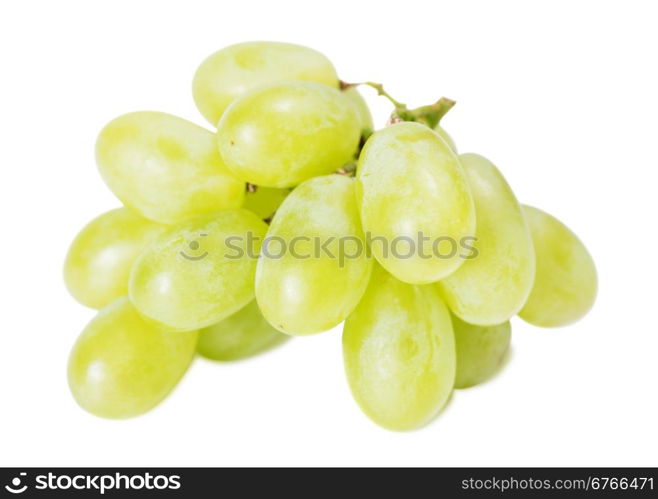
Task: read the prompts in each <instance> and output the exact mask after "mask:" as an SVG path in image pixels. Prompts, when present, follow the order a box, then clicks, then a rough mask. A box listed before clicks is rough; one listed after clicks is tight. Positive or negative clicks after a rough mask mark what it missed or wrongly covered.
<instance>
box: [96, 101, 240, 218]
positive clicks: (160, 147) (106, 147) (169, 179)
mask: <svg viewBox="0 0 658 499" xmlns="http://www.w3.org/2000/svg"><path fill="white" fill-rule="evenodd" d="M96 160H97V162H98V167H99V170H100V172H101V175H102V176H103V179H104V180H105V182H106V183H107V185H108V186H109V187H110V189H111V190H112V192H114V194H115V195H116V196H117V197H118V198H119V199H120V200H121V201H122V202H123V204H125V205H126V206H128V207H129V208H132V209H134V210H135V211H137V212H138V213H140V214H141V215H143V216H144V217H146V218H149V219H151V220H155V221H156V222H161V223H172V224H173V223H177V222H180V221H182V220H184V219H186V218H190V217H192V216H197V215H203V214H206V213H214V212H216V211H219V210H224V209H231V208H239V207H240V206H241V205H242V200H243V198H244V190H245V186H244V183H243V182H240V181H239V180H237V179H236V178H235V177H234V176H233V175H232V174H231V173H230V172H229V170H228V169H227V168H226V167H225V166H224V163H223V162H222V159H221V157H220V155H219V153H218V152H217V146H216V144H215V138H214V136H213V134H212V133H211V132H209V131H208V130H205V129H204V128H201V127H199V126H197V125H195V124H193V123H190V122H188V121H185V120H183V119H181V118H177V117H176V116H172V115H170V114H165V113H157V112H151V111H141V112H136V113H130V114H125V115H123V116H120V117H118V118H116V119H115V120H113V121H111V122H110V123H109V124H108V125H107V126H105V128H104V129H103V130H102V131H101V133H100V135H99V136H98V141H97V142H96Z"/></svg>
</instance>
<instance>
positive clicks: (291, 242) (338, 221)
mask: <svg viewBox="0 0 658 499" xmlns="http://www.w3.org/2000/svg"><path fill="white" fill-rule="evenodd" d="M267 239H268V242H267V243H265V244H264V245H263V251H262V252H261V258H260V260H259V262H258V269H257V271H256V298H257V300H258V305H259V306H260V309H261V311H262V312H263V315H264V316H265V318H266V319H267V320H268V321H269V322H270V323H271V324H272V325H273V326H275V327H276V328H278V329H280V330H281V331H283V332H285V333H288V334H292V335H307V334H314V333H319V332H322V331H326V330H328V329H331V328H332V327H334V326H336V325H338V324H339V323H340V322H342V321H343V320H345V318H346V317H347V316H348V314H349V313H350V312H351V311H352V310H353V309H354V307H355V306H356V305H357V303H358V302H359V299H360V298H361V296H362V295H363V292H364V291H365V288H366V286H367V284H368V278H369V276H370V270H371V268H372V260H371V259H370V258H368V256H367V254H366V250H365V242H364V240H363V232H362V230H361V224H360V222H359V214H358V209H357V205H356V200H355V196H354V181H353V179H351V178H347V177H343V176H340V175H328V176H324V177H316V178H313V179H311V180H307V181H306V182H304V183H303V184H301V185H299V186H298V187H297V188H296V189H295V190H294V191H293V192H292V193H291V194H290V195H289V196H288V197H287V198H286V200H285V201H284V202H283V204H282V205H281V207H280V208H279V209H278V211H277V212H276V215H275V217H274V220H273V221H272V224H271V225H270V229H269V231H268V233H267ZM282 243H283V244H282ZM283 249H285V251H283ZM266 250H267V251H266Z"/></svg>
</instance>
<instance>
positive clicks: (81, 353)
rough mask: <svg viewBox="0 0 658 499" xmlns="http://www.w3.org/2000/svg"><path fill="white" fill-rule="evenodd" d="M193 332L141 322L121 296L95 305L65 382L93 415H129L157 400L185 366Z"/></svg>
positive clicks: (190, 353) (194, 338) (192, 349)
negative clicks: (104, 304)
mask: <svg viewBox="0 0 658 499" xmlns="http://www.w3.org/2000/svg"><path fill="white" fill-rule="evenodd" d="M197 336H198V334H197V333H196V332H194V331H193V332H186V333H172V332H167V331H163V330H161V329H158V328H157V327H155V326H154V325H153V324H150V323H148V322H145V321H144V320H143V319H142V317H141V316H140V315H139V314H138V313H137V311H136V310H135V308H134V307H133V306H132V305H131V303H130V302H129V301H128V299H127V298H120V299H119V300H117V301H116V302H114V303H112V304H111V305H109V306H108V307H106V308H104V309H103V310H101V311H100V312H99V313H98V315H97V316H96V317H95V318H94V319H93V320H92V321H91V322H90V323H89V325H87V327H86V328H85V330H84V331H83V332H82V334H81V335H80V337H79V338H78V340H77V342H76V343H75V345H74V347H73V350H72V351H71V355H70V357H69V362H68V381H69V387H70V389H71V392H72V393H73V396H74V398H75V400H76V401H77V402H78V404H79V405H80V406H81V407H82V408H83V409H85V410H86V411H89V412H90V413H92V414H95V415H96V416H100V417H104V418H130V417H134V416H138V415H140V414H143V413H145V412H147V411H149V410H150V409H152V408H153V407H155V406H156V405H158V404H159V403H160V402H161V401H162V400H163V399H164V398H165V397H166V396H167V395H168V394H169V392H171V391H172V390H173V389H174V387H175V386H176V385H177V384H178V382H179V380H180V379H181V378H182V377H183V375H184V374H185V372H186V371H187V369H188V367H189V365H190V363H191V361H192V359H193V358H194V353H195V350H196V342H197Z"/></svg>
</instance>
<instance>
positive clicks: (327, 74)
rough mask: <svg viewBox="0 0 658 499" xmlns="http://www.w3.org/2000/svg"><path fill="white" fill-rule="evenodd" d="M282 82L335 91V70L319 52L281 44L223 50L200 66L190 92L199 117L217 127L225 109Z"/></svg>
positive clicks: (244, 46)
mask: <svg viewBox="0 0 658 499" xmlns="http://www.w3.org/2000/svg"><path fill="white" fill-rule="evenodd" d="M283 81H314V82H317V83H323V84H325V85H328V86H330V87H333V88H337V87H338V76H337V75H336V70H335V68H334V66H333V64H331V61H329V59H327V58H326V57H325V56H324V55H323V54H321V53H320V52H318V51H316V50H313V49H311V48H308V47H304V46H301V45H294V44H292V43H281V42H245V43H238V44H236V45H231V46H229V47H225V48H223V49H221V50H219V51H217V52H215V53H214V54H212V55H211V56H210V57H208V58H207V59H206V60H205V61H203V62H202V63H201V65H200V66H199V68H198V69H197V71H196V74H195V75H194V81H193V83H192V92H193V95H194V101H195V102H196V105H197V107H198V108H199V111H201V114H203V116H204V117H205V118H206V119H207V120H208V121H209V122H210V123H211V124H212V125H213V126H216V125H217V123H218V122H219V119H220V118H221V116H222V114H223V113H224V111H225V110H226V108H227V107H228V105H229V104H230V103H231V102H232V101H233V100H235V98H237V97H239V96H240V95H242V94H243V93H245V92H246V91H248V90H251V89H252V88H255V87H259V86H262V85H268V84H271V83H277V82H283Z"/></svg>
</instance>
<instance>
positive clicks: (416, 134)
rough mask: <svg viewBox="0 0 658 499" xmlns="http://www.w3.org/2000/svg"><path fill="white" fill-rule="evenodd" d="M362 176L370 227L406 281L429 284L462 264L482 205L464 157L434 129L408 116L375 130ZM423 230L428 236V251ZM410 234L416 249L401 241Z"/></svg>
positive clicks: (387, 261)
mask: <svg viewBox="0 0 658 499" xmlns="http://www.w3.org/2000/svg"><path fill="white" fill-rule="evenodd" d="M356 178H357V184H356V187H357V189H356V192H357V198H358V200H359V204H360V210H361V221H362V223H363V229H364V231H366V232H367V233H368V234H369V236H370V240H371V241H372V243H371V248H372V253H373V255H374V256H375V258H376V259H377V261H378V262H379V263H380V264H381V265H382V266H383V267H384V268H385V269H386V270H388V271H389V272H390V273H392V274H393V275H394V276H396V277H397V278H398V279H400V280H402V281H404V282H408V283H411V284H426V283H430V282H435V281H438V280H439V279H442V278H444V277H446V276H447V275H449V274H451V273H452V272H454V271H455V270H457V268H459V266H460V265H461V264H462V262H463V258H462V257H463V252H462V251H461V246H463V242H464V241H465V238H470V237H473V236H474V233H475V208H474V204H473V198H472V197H471V193H470V190H469V186H468V183H467V181H466V177H465V175H464V172H463V169H462V167H461V165H460V164H459V160H458V159H457V156H456V155H455V154H454V152H453V151H452V150H451V149H450V148H449V147H448V145H447V144H446V143H445V141H443V140H441V139H440V138H439V137H438V136H437V134H436V133H435V132H434V131H432V130H431V129H429V128H427V127H426V126H424V125H420V124H418V123H409V122H403V123H397V124H394V125H390V126H388V127H386V128H384V129H382V130H379V131H377V132H375V133H374V134H373V135H372V136H371V137H370V138H369V139H368V141H367V142H366V145H365V147H364V148H363V151H362V152H361V156H360V158H359V164H358V167H357V176H356ZM419 234H420V235H422V237H423V238H426V240H427V241H429V242H424V243H423V248H424V249H423V252H422V254H421V252H420V244H419ZM404 238H407V240H412V241H414V244H415V245H416V251H409V248H410V246H409V245H406V244H405V245H399V244H397V246H396V241H397V242H400V241H404ZM383 241H385V242H386V244H383ZM416 242H418V243H416ZM396 247H397V249H396ZM435 249H436V251H434V250H435ZM395 252H397V254H395Z"/></svg>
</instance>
